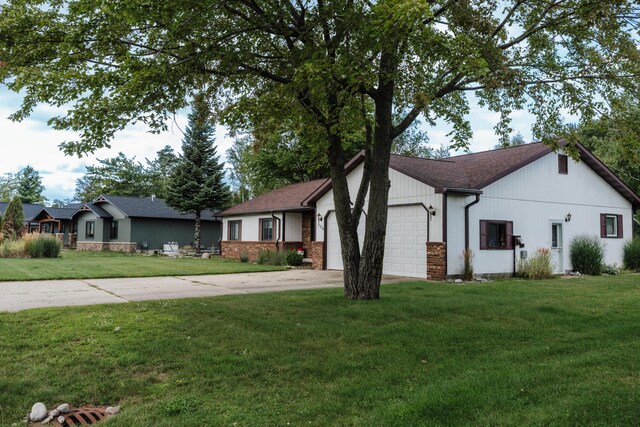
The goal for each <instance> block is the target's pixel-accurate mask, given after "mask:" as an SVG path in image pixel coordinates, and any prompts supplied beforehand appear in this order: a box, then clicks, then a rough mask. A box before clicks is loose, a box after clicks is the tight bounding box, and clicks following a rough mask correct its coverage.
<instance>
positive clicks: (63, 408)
mask: <svg viewBox="0 0 640 427" xmlns="http://www.w3.org/2000/svg"><path fill="white" fill-rule="evenodd" d="M56 409H57V410H58V411H60V413H61V414H66V413H67V412H69V410H70V408H69V404H68V403H63V404H62V405H60V406H58V407H57V408H56Z"/></svg>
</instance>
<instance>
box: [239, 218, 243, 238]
mask: <svg viewBox="0 0 640 427" xmlns="http://www.w3.org/2000/svg"><path fill="white" fill-rule="evenodd" d="M238 240H242V220H240V221H238Z"/></svg>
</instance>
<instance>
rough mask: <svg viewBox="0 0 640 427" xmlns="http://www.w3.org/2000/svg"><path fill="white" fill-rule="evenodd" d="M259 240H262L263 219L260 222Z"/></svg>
mask: <svg viewBox="0 0 640 427" xmlns="http://www.w3.org/2000/svg"><path fill="white" fill-rule="evenodd" d="M258 240H262V218H260V219H259V220H258Z"/></svg>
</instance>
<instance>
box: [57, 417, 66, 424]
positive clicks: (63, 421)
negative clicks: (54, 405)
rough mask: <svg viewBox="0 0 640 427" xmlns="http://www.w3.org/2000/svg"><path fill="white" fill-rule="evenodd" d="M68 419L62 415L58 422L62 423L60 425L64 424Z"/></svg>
mask: <svg viewBox="0 0 640 427" xmlns="http://www.w3.org/2000/svg"><path fill="white" fill-rule="evenodd" d="M66 421H67V420H66V419H65V418H64V417H63V416H62V415H60V416H59V417H58V423H60V425H64V423H65V422H66Z"/></svg>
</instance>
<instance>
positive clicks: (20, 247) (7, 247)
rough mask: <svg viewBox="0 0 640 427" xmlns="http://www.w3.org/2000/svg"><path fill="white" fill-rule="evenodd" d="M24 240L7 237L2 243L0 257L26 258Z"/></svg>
mask: <svg viewBox="0 0 640 427" xmlns="http://www.w3.org/2000/svg"><path fill="white" fill-rule="evenodd" d="M26 257H27V252H26V251H25V241H24V240H11V239H5V240H3V242H2V244H0V258H26Z"/></svg>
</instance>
